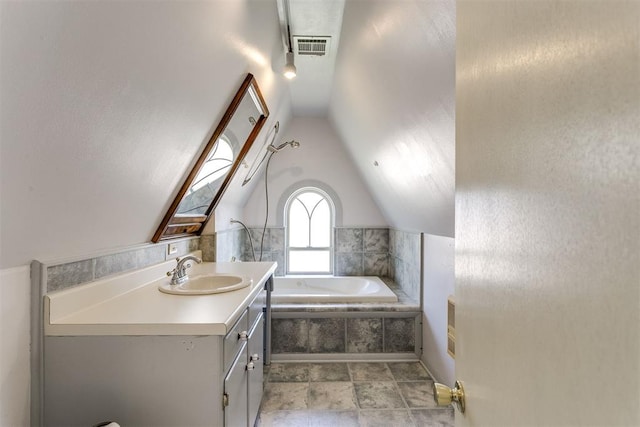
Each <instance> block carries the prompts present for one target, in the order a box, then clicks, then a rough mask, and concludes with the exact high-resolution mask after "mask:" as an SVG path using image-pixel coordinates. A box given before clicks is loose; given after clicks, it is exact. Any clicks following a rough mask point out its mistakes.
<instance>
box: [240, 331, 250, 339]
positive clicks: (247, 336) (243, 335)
mask: <svg viewBox="0 0 640 427" xmlns="http://www.w3.org/2000/svg"><path fill="white" fill-rule="evenodd" d="M248 338H249V335H248V334H247V331H242V332H240V333H239V334H238V340H240V341H246V340H247V339H248Z"/></svg>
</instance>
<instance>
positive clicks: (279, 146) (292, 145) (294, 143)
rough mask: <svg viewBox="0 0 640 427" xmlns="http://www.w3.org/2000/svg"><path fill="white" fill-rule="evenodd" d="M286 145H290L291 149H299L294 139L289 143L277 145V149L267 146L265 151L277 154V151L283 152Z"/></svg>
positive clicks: (271, 145) (270, 145) (298, 144)
mask: <svg viewBox="0 0 640 427" xmlns="http://www.w3.org/2000/svg"><path fill="white" fill-rule="evenodd" d="M287 145H290V146H291V147H292V148H298V147H300V143H299V142H298V141H296V140H295V139H292V140H291V141H287V142H283V143H282V144H280V145H278V146H277V147H274V146H273V144H269V145H268V146H267V150H269V151H271V152H272V153H277V152H278V151H281V150H283V149H284V148H285V147H286V146H287Z"/></svg>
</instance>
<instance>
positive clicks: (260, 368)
mask: <svg viewBox="0 0 640 427" xmlns="http://www.w3.org/2000/svg"><path fill="white" fill-rule="evenodd" d="M263 337H264V317H263V315H262V313H260V314H259V316H258V319H257V320H256V322H255V323H254V324H253V328H252V329H251V332H250V333H249V344H248V350H249V364H248V366H249V369H247V394H248V400H249V403H248V410H249V414H248V417H249V424H248V426H249V427H253V425H254V424H255V422H256V417H257V416H258V410H259V409H260V402H261V401H262V391H263V375H264V361H263V349H264V343H263Z"/></svg>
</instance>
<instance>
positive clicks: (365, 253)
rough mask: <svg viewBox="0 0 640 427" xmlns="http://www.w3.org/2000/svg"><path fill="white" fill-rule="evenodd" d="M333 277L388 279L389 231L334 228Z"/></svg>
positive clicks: (381, 229) (382, 229)
mask: <svg viewBox="0 0 640 427" xmlns="http://www.w3.org/2000/svg"><path fill="white" fill-rule="evenodd" d="M334 247H335V253H334V274H335V275H336V276H389V229H388V228H354V227H336V228H335V229H334Z"/></svg>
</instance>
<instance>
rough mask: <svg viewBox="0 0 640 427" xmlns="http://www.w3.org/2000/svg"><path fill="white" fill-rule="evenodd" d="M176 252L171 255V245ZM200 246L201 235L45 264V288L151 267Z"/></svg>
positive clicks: (82, 282) (89, 280)
mask: <svg viewBox="0 0 640 427" xmlns="http://www.w3.org/2000/svg"><path fill="white" fill-rule="evenodd" d="M169 244H173V245H175V246H176V248H177V252H176V253H174V254H171V255H168V245H169ZM199 249H200V238H198V237H192V238H188V239H183V240H176V241H172V242H163V243H157V244H148V245H143V246H138V247H136V248H129V249H123V250H120V251H117V252H112V253H107V254H104V255H100V256H95V257H90V258H86V259H80V260H76V261H71V262H64V263H59V262H52V263H46V262H45V263H43V264H44V265H46V292H53V291H59V290H62V289H67V288H70V287H73V286H77V285H82V284H85V283H89V282H93V281H94V280H98V279H102V278H103V277H107V276H110V275H114V274H119V273H124V272H126V271H131V270H137V269H141V268H145V267H149V266H151V265H154V264H159V263H161V262H164V261H167V260H170V259H172V258H175V257H179V256H182V255H184V254H187V253H189V252H193V251H196V250H199Z"/></svg>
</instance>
